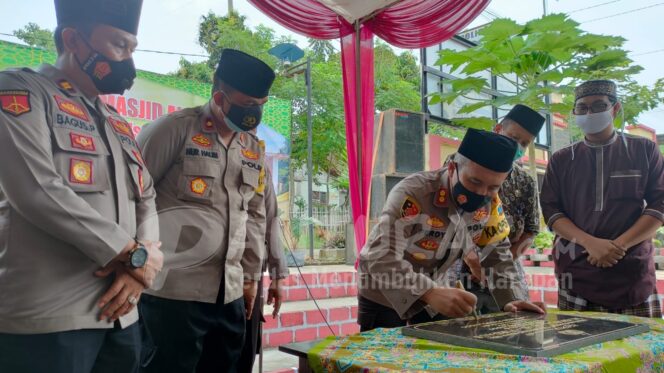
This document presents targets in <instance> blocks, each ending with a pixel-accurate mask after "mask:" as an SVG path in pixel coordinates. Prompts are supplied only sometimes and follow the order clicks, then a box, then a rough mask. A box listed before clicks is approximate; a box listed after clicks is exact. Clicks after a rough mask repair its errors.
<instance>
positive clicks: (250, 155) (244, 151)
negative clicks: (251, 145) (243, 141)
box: [241, 149, 260, 161]
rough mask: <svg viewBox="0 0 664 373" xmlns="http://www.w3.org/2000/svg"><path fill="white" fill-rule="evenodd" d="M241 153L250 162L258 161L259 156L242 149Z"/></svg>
mask: <svg viewBox="0 0 664 373" xmlns="http://www.w3.org/2000/svg"><path fill="white" fill-rule="evenodd" d="M241 152H242V155H243V156H244V157H245V158H247V159H251V160H252V161H255V160H258V158H259V157H260V154H258V153H256V152H252V151H251V150H249V149H242V150H241Z"/></svg>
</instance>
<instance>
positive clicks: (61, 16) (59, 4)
mask: <svg viewBox="0 0 664 373" xmlns="http://www.w3.org/2000/svg"><path fill="white" fill-rule="evenodd" d="M142 7H143V0H55V16H56V18H57V21H58V25H70V24H77V23H81V22H91V23H101V24H104V25H108V26H112V27H116V28H119V29H121V30H124V31H127V32H129V33H131V34H133V35H136V34H137V33H138V21H139V20H140V18H141V8H142Z"/></svg>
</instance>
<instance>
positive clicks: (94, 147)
mask: <svg viewBox="0 0 664 373" xmlns="http://www.w3.org/2000/svg"><path fill="white" fill-rule="evenodd" d="M52 130H53V138H54V140H55V141H54V144H55V145H56V146H54V147H53V162H54V164H55V168H56V171H57V172H58V173H59V174H60V175H61V176H62V178H63V179H64V180H65V183H66V184H67V185H68V186H69V187H70V188H71V189H72V190H74V191H75V192H104V191H108V190H110V189H111V183H110V176H109V170H108V162H109V159H108V157H109V152H108V149H107V148H106V144H105V143H104V141H103V140H102V139H101V137H100V136H99V135H98V134H96V133H84V132H77V131H73V130H70V129H67V128H58V127H54V128H53V129H52Z"/></svg>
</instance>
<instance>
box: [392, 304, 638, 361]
mask: <svg viewBox="0 0 664 373" xmlns="http://www.w3.org/2000/svg"><path fill="white" fill-rule="evenodd" d="M649 330H650V328H649V327H648V326H647V325H642V324H633V323H628V322H621V321H612V320H603V319H599V318H590V317H582V316H575V315H562V314H553V313H550V314H546V315H540V314H536V313H530V312H518V313H495V314H489V315H484V316H481V317H480V318H479V319H477V320H476V319H475V318H474V317H465V318H460V319H453V320H444V321H436V322H431V323H426V324H418V325H413V326H407V327H404V328H403V329H402V333H403V334H404V335H406V336H411V337H417V338H423V339H429V340H433V341H437V342H442V343H447V344H453V345H459V346H464V347H472V348H482V349H487V350H493V351H497V352H501V353H504V354H510V355H525V356H535V357H550V356H555V355H560V354H564V353H567V352H570V351H574V350H576V349H578V348H581V347H585V346H589V345H593V344H597V343H601V342H606V341H610V340H614V339H620V338H625V337H628V336H631V335H635V334H640V333H645V332H647V331H649Z"/></svg>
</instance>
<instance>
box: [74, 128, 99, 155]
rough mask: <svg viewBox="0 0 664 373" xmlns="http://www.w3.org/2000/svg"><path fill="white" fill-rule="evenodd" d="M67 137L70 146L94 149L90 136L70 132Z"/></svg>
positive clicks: (88, 149)
mask: <svg viewBox="0 0 664 373" xmlns="http://www.w3.org/2000/svg"><path fill="white" fill-rule="evenodd" d="M69 139H70V140H71V146H72V148H76V149H81V150H87V151H91V152H92V151H95V140H94V139H93V138H92V136H86V135H81V134H79V133H75V132H70V133H69Z"/></svg>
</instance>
